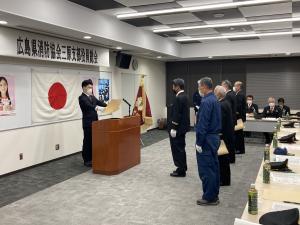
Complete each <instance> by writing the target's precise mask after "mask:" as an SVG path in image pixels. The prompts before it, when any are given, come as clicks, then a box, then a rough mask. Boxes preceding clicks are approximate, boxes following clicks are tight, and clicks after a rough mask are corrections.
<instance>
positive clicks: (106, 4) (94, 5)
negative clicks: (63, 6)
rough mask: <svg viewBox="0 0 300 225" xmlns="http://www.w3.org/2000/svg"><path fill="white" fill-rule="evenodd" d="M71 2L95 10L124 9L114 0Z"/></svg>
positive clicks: (72, 0)
mask: <svg viewBox="0 0 300 225" xmlns="http://www.w3.org/2000/svg"><path fill="white" fill-rule="evenodd" d="M69 1H70V2H74V3H76V4H79V5H82V6H84V7H87V8H89V9H93V10H104V9H114V8H122V7H125V6H124V5H122V4H120V3H118V2H116V1H114V0H101V1H99V0H89V1H86V0H69Z"/></svg>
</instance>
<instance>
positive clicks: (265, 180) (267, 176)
mask: <svg viewBox="0 0 300 225" xmlns="http://www.w3.org/2000/svg"><path fill="white" fill-rule="evenodd" d="M270 170H271V165H270V161H269V160H266V161H265V164H264V166H263V183H264V184H269V183H270Z"/></svg>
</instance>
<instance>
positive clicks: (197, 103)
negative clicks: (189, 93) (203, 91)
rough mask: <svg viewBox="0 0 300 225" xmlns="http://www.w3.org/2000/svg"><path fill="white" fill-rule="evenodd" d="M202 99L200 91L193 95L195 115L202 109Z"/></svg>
mask: <svg viewBox="0 0 300 225" xmlns="http://www.w3.org/2000/svg"><path fill="white" fill-rule="evenodd" d="M201 99H202V97H201V96H200V93H199V91H198V90H197V91H195V93H194V94H193V106H194V111H195V115H196V114H197V112H198V111H199V109H200V105H201Z"/></svg>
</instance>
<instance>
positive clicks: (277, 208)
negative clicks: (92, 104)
mask: <svg viewBox="0 0 300 225" xmlns="http://www.w3.org/2000/svg"><path fill="white" fill-rule="evenodd" d="M295 208H297V209H299V211H300V205H299V204H292V203H284V202H274V203H273V205H272V211H281V210H288V209H295Z"/></svg>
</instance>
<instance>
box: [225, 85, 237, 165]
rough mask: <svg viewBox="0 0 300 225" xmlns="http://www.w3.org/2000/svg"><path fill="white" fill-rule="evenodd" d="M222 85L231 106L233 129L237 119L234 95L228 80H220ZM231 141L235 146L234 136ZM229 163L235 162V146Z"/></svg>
mask: <svg viewBox="0 0 300 225" xmlns="http://www.w3.org/2000/svg"><path fill="white" fill-rule="evenodd" d="M222 86H223V87H224V88H225V90H226V96H225V100H227V101H228V102H229V103H230V106H231V111H232V121H233V129H234V126H235V125H236V123H237V119H236V104H237V103H236V96H235V93H234V92H233V91H232V90H231V89H232V85H231V82H230V81H229V80H224V81H222ZM233 141H234V143H233V146H235V137H233ZM230 163H235V147H234V152H233V153H232V152H231V153H230Z"/></svg>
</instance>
